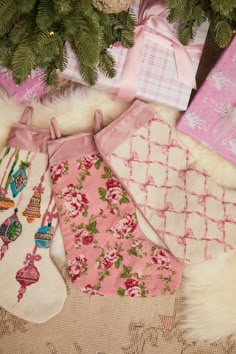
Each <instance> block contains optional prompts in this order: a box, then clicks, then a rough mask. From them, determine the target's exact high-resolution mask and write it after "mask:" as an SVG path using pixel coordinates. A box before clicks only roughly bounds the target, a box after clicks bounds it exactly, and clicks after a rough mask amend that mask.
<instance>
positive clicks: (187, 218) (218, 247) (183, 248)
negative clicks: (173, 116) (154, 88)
mask: <svg viewBox="0 0 236 354" xmlns="http://www.w3.org/2000/svg"><path fill="white" fill-rule="evenodd" d="M95 141H96V144H97V147H98V150H99V152H100V153H101V155H102V157H103V159H104V161H106V163H107V165H108V166H109V167H110V168H111V170H112V171H113V172H114V174H115V175H116V176H118V177H119V180H120V182H121V183H122V184H123V186H124V187H125V188H126V189H127V190H128V191H129V193H130V195H131V196H132V198H133V200H134V202H135V203H136V205H137V207H138V208H139V209H140V211H141V212H142V214H143V216H144V217H145V218H146V220H147V221H148V222H149V224H150V225H151V226H152V228H153V229H154V230H155V231H156V233H157V234H158V235H159V237H160V238H161V240H162V241H163V243H164V244H165V245H166V246H167V247H168V248H169V250H170V251H171V253H172V254H173V255H174V256H175V257H177V258H178V259H179V260H181V261H184V262H187V263H197V262H203V261H205V260H208V259H211V258H213V257H216V256H217V255H218V254H220V253H222V252H226V251H229V250H232V249H235V248H236V237H235V234H236V216H235V215H236V213H235V212H236V191H235V190H227V189H225V188H223V187H221V186H219V185H217V184H216V183H215V181H214V180H213V179H212V178H210V177H209V176H208V175H207V174H206V172H205V171H203V170H202V169H200V168H199V166H197V164H196V162H195V161H193V158H192V156H191V153H190V151H188V150H187V149H185V148H184V147H183V146H181V145H180V144H179V143H178V142H177V140H176V138H175V133H174V129H173V128H172V127H171V126H169V124H168V123H166V122H165V121H164V120H163V119H162V118H161V117H160V116H159V115H158V114H157V113H154V112H153V111H152V109H151V108H150V107H149V106H148V105H146V104H145V103H142V102H140V101H136V102H135V103H134V104H133V105H132V106H131V108H130V109H128V111H126V112H125V113H124V114H123V115H122V116H121V117H120V118H119V119H118V120H117V121H114V122H113V123H112V124H111V125H109V126H108V127H106V128H105V129H103V130H102V131H101V132H99V133H98V134H97V135H96V137H95Z"/></svg>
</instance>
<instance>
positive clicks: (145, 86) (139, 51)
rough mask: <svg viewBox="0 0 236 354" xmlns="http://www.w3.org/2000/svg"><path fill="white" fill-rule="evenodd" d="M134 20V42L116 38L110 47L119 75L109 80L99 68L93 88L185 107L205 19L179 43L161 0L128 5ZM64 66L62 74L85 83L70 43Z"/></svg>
mask: <svg viewBox="0 0 236 354" xmlns="http://www.w3.org/2000/svg"><path fill="white" fill-rule="evenodd" d="M132 11H133V12H134V14H135V15H137V18H138V22H137V27H136V29H135V45H134V47H133V48H130V49H126V48H123V47H122V46H121V44H120V43H117V44H115V45H114V46H113V47H112V48H110V49H109V50H110V52H111V54H112V55H113V57H114V59H115V61H116V69H117V75H116V77H115V78H114V79H108V78H106V77H105V75H103V74H101V73H99V76H98V81H97V84H96V86H95V87H97V88H98V89H102V90H106V89H107V90H110V91H111V92H113V93H115V94H116V97H117V98H118V99H122V100H125V101H132V100H133V99H134V98H135V97H136V98H138V99H141V100H143V101H146V102H159V103H164V104H167V105H169V106H172V107H176V108H178V109H180V110H185V109H186V108H187V106H188V102H189V98H190V94H191V91H192V88H195V87H196V83H195V75H196V71H197V68H198V64H199V61H200V57H201V54H202V50H203V46H204V42H205V39H206V35H207V31H208V27H209V24H208V23H207V22H206V23H204V24H203V25H202V26H201V27H200V28H199V29H198V31H197V33H196V36H195V39H194V41H193V42H192V43H191V44H190V45H188V46H183V45H182V44H181V43H180V42H179V40H178V39H177V32H178V26H177V25H176V24H171V25H170V24H169V23H168V21H167V15H168V8H167V4H166V2H165V1H163V0H160V1H155V0H148V1H147V0H137V1H136V2H135V4H134V6H133V7H132ZM67 50H68V65H67V68H66V69H65V70H64V71H63V73H62V77H63V78H66V79H69V80H72V81H76V82H80V83H83V79H82V77H81V75H80V72H79V64H78V61H77V58H76V56H75V54H74V53H73V51H72V49H71V48H70V46H69V45H67Z"/></svg>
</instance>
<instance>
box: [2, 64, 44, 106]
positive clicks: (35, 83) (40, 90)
mask: <svg viewBox="0 0 236 354" xmlns="http://www.w3.org/2000/svg"><path fill="white" fill-rule="evenodd" d="M40 76H41V72H40V71H38V70H36V71H33V72H32V74H31V77H30V78H29V79H28V80H27V81H25V82H24V83H23V84H21V85H19V86H18V85H16V84H15V83H14V81H13V80H12V76H11V73H10V72H9V71H7V70H6V69H1V70H0V85H1V86H2V87H3V88H4V89H5V91H6V92H7V93H8V94H9V96H15V98H16V99H17V101H18V102H19V103H24V104H25V103H29V102H30V100H31V99H32V98H40V97H41V96H42V95H44V94H45V93H46V92H47V91H48V88H45V87H44V85H43V83H42V81H41V79H40Z"/></svg>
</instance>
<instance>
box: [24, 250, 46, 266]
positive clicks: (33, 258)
mask: <svg viewBox="0 0 236 354" xmlns="http://www.w3.org/2000/svg"><path fill="white" fill-rule="evenodd" d="M41 258H42V257H41V256H40V255H39V254H31V253H27V255H26V257H25V261H24V264H27V263H28V262H32V263H34V261H40V260H41Z"/></svg>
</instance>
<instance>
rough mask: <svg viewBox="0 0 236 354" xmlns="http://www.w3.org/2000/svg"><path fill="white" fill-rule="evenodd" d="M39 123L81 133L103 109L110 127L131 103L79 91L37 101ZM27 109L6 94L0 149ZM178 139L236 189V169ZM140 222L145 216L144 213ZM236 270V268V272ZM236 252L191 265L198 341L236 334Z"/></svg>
mask: <svg viewBox="0 0 236 354" xmlns="http://www.w3.org/2000/svg"><path fill="white" fill-rule="evenodd" d="M32 105H33V106H34V112H35V113H34V117H33V123H34V125H35V126H38V127H43V128H47V127H48V126H49V119H50V118H52V117H53V116H55V117H57V119H58V122H59V125H60V128H61V131H62V132H63V133H75V132H79V131H83V130H88V129H91V128H92V126H93V114H94V111H95V109H96V108H100V109H101V110H102V111H103V114H104V121H105V124H109V122H111V121H112V120H114V119H116V118H117V117H118V116H119V115H120V114H121V113H122V112H123V111H125V110H126V109H127V108H128V104H124V103H121V102H117V101H114V100H113V99H112V98H111V96H109V95H108V94H106V93H104V92H101V91H97V90H95V89H91V88H85V87H83V88H78V89H77V90H75V91H71V92H68V93H67V94H65V95H64V96H62V97H59V98H55V99H53V100H52V99H50V100H45V101H44V102H43V103H40V102H32ZM154 108H155V109H156V110H158V111H159V112H160V113H161V115H162V117H163V118H164V119H166V120H167V121H168V122H169V123H171V124H175V122H176V120H177V119H178V118H179V116H180V113H179V112H178V111H175V110H173V109H170V108H166V107H163V106H160V105H155V106H154ZM23 109H24V107H23V106H21V105H19V104H17V103H16V102H15V101H14V99H12V98H7V96H6V95H4V94H1V95H0V112H1V114H0V124H1V129H0V148H2V147H3V145H4V143H5V140H6V137H7V134H8V132H9V129H10V127H11V125H12V123H13V122H16V121H18V120H19V118H20V115H21V113H22V112H23ZM177 135H178V138H179V139H180V140H181V141H182V142H183V143H184V144H185V145H186V146H187V147H188V148H189V149H190V150H191V151H192V153H193V154H194V156H195V158H196V159H197V160H198V162H199V163H200V164H201V165H202V166H203V167H204V168H205V169H206V170H207V171H208V173H209V174H210V175H211V176H212V177H213V178H215V180H216V181H217V182H218V183H219V184H222V185H225V186H228V187H231V188H235V187H236V182H235V181H236V167H234V166H233V165H231V164H230V163H228V162H226V161H224V160H223V159H221V158H220V157H218V156H217V155H215V154H214V153H212V152H210V151H208V150H207V149H206V148H204V147H203V146H201V145H199V144H198V143H196V142H194V141H193V140H192V139H190V138H189V137H187V136H184V135H182V134H180V133H177ZM139 219H140V215H139ZM140 223H141V227H142V229H143V230H144V232H145V234H146V235H147V237H149V238H150V239H152V240H153V241H154V242H156V243H157V242H158V240H157V238H156V235H155V234H154V233H153V232H152V230H150V228H147V227H146V225H145V223H144V221H143V220H141V219H140ZM52 253H53V255H54V256H55V257H60V258H63V257H64V252H63V246H62V242H61V238H60V237H59V238H58V240H57V241H56V242H55V243H54V244H53V250H52ZM234 266H235V268H234ZM235 278H236V252H231V253H229V254H227V255H222V256H221V257H219V258H218V259H217V260H215V261H210V262H206V263H203V264H200V265H191V266H185V269H184V280H183V286H182V289H183V291H182V293H183V297H184V313H183V326H184V327H185V328H186V329H187V330H188V332H189V334H190V335H191V337H192V338H193V340H208V341H215V340H218V339H223V338H224V337H226V336H228V335H233V334H234V333H236V306H235V302H236V282H235Z"/></svg>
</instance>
